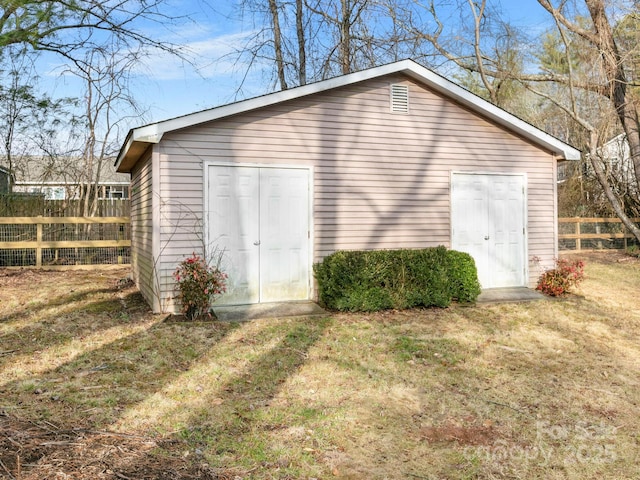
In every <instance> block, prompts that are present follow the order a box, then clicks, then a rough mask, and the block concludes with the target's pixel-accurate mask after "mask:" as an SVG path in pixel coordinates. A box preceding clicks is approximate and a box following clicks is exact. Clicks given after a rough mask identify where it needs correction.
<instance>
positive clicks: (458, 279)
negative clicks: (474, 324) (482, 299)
mask: <svg viewBox="0 0 640 480" xmlns="http://www.w3.org/2000/svg"><path fill="white" fill-rule="evenodd" d="M447 256H448V258H449V288H450V292H451V297H452V298H453V299H454V300H457V301H458V302H462V303H471V302H475V301H476V298H478V295H480V282H478V271H477V270H476V262H475V261H474V260H473V257H472V256H471V255H469V254H468V253H464V252H458V251H456V250H448V251H447Z"/></svg>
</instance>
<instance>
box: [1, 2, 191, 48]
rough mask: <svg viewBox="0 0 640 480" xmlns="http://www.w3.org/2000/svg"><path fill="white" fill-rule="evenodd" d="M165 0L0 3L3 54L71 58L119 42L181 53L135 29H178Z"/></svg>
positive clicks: (175, 19)
mask: <svg viewBox="0 0 640 480" xmlns="http://www.w3.org/2000/svg"><path fill="white" fill-rule="evenodd" d="M162 12H163V1H162V0H115V1H105V0H73V1H68V0H20V1H16V0H9V1H3V2H2V3H1V4H0V51H1V50H2V49H3V48H4V47H7V46H10V45H23V46H28V47H30V48H32V49H33V50H37V51H49V52H54V53H56V54H59V55H62V56H63V57H66V58H69V59H75V58H77V54H78V52H84V51H87V50H91V49H94V48H96V47H101V46H103V45H104V44H105V42H107V43H108V42H109V41H110V39H112V38H115V39H117V41H118V42H119V43H121V44H123V45H126V46H128V47H133V46H140V45H146V46H147V47H155V48H160V49H162V50H165V51H171V52H173V53H178V52H179V49H178V48H177V47H176V46H175V45H172V44H170V43H167V42H163V41H159V40H157V39H156V38H154V37H152V36H151V35H149V34H147V33H145V30H143V29H141V28H139V27H137V26H136V22H139V21H140V20H141V19H143V20H146V21H150V22H157V24H158V25H163V26H166V25H169V24H174V23H175V22H176V21H177V20H179V19H177V18H176V17H170V16H168V15H166V14H164V13H162Z"/></svg>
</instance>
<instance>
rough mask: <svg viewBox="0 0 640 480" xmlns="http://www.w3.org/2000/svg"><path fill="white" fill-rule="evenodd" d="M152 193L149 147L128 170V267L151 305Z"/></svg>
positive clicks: (152, 274)
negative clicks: (129, 173) (129, 243)
mask: <svg viewBox="0 0 640 480" xmlns="http://www.w3.org/2000/svg"><path fill="white" fill-rule="evenodd" d="M152 212H153V194H152V163H151V154H150V150H149V153H148V154H147V155H145V157H144V158H143V160H141V161H140V162H138V163H137V164H136V165H135V167H134V169H133V170H132V172H131V267H132V271H133V280H134V281H135V282H136V285H138V288H139V289H140V292H141V293H142V296H143V297H144V298H145V299H146V300H147V302H149V304H151V305H153V304H154V290H153V289H154V269H153V248H152V246H153V215H152Z"/></svg>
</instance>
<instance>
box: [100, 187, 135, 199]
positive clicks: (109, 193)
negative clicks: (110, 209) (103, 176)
mask: <svg viewBox="0 0 640 480" xmlns="http://www.w3.org/2000/svg"><path fill="white" fill-rule="evenodd" d="M128 194H129V192H128V188H127V187H126V186H124V185H105V187H104V197H103V198H119V199H123V198H129V195H128Z"/></svg>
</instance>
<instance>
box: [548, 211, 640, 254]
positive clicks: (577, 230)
mask: <svg viewBox="0 0 640 480" xmlns="http://www.w3.org/2000/svg"><path fill="white" fill-rule="evenodd" d="M632 220H633V222H634V223H636V224H638V223H640V218H634V219H632ZM630 247H635V248H639V247H640V246H639V245H638V241H637V240H636V238H635V237H634V236H633V235H631V233H629V232H628V231H627V229H626V227H625V226H624V225H623V224H622V222H621V221H620V219H619V218H581V217H575V218H559V219H558V248H559V250H560V251H561V252H585V251H595V250H627V249H628V248H630Z"/></svg>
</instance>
